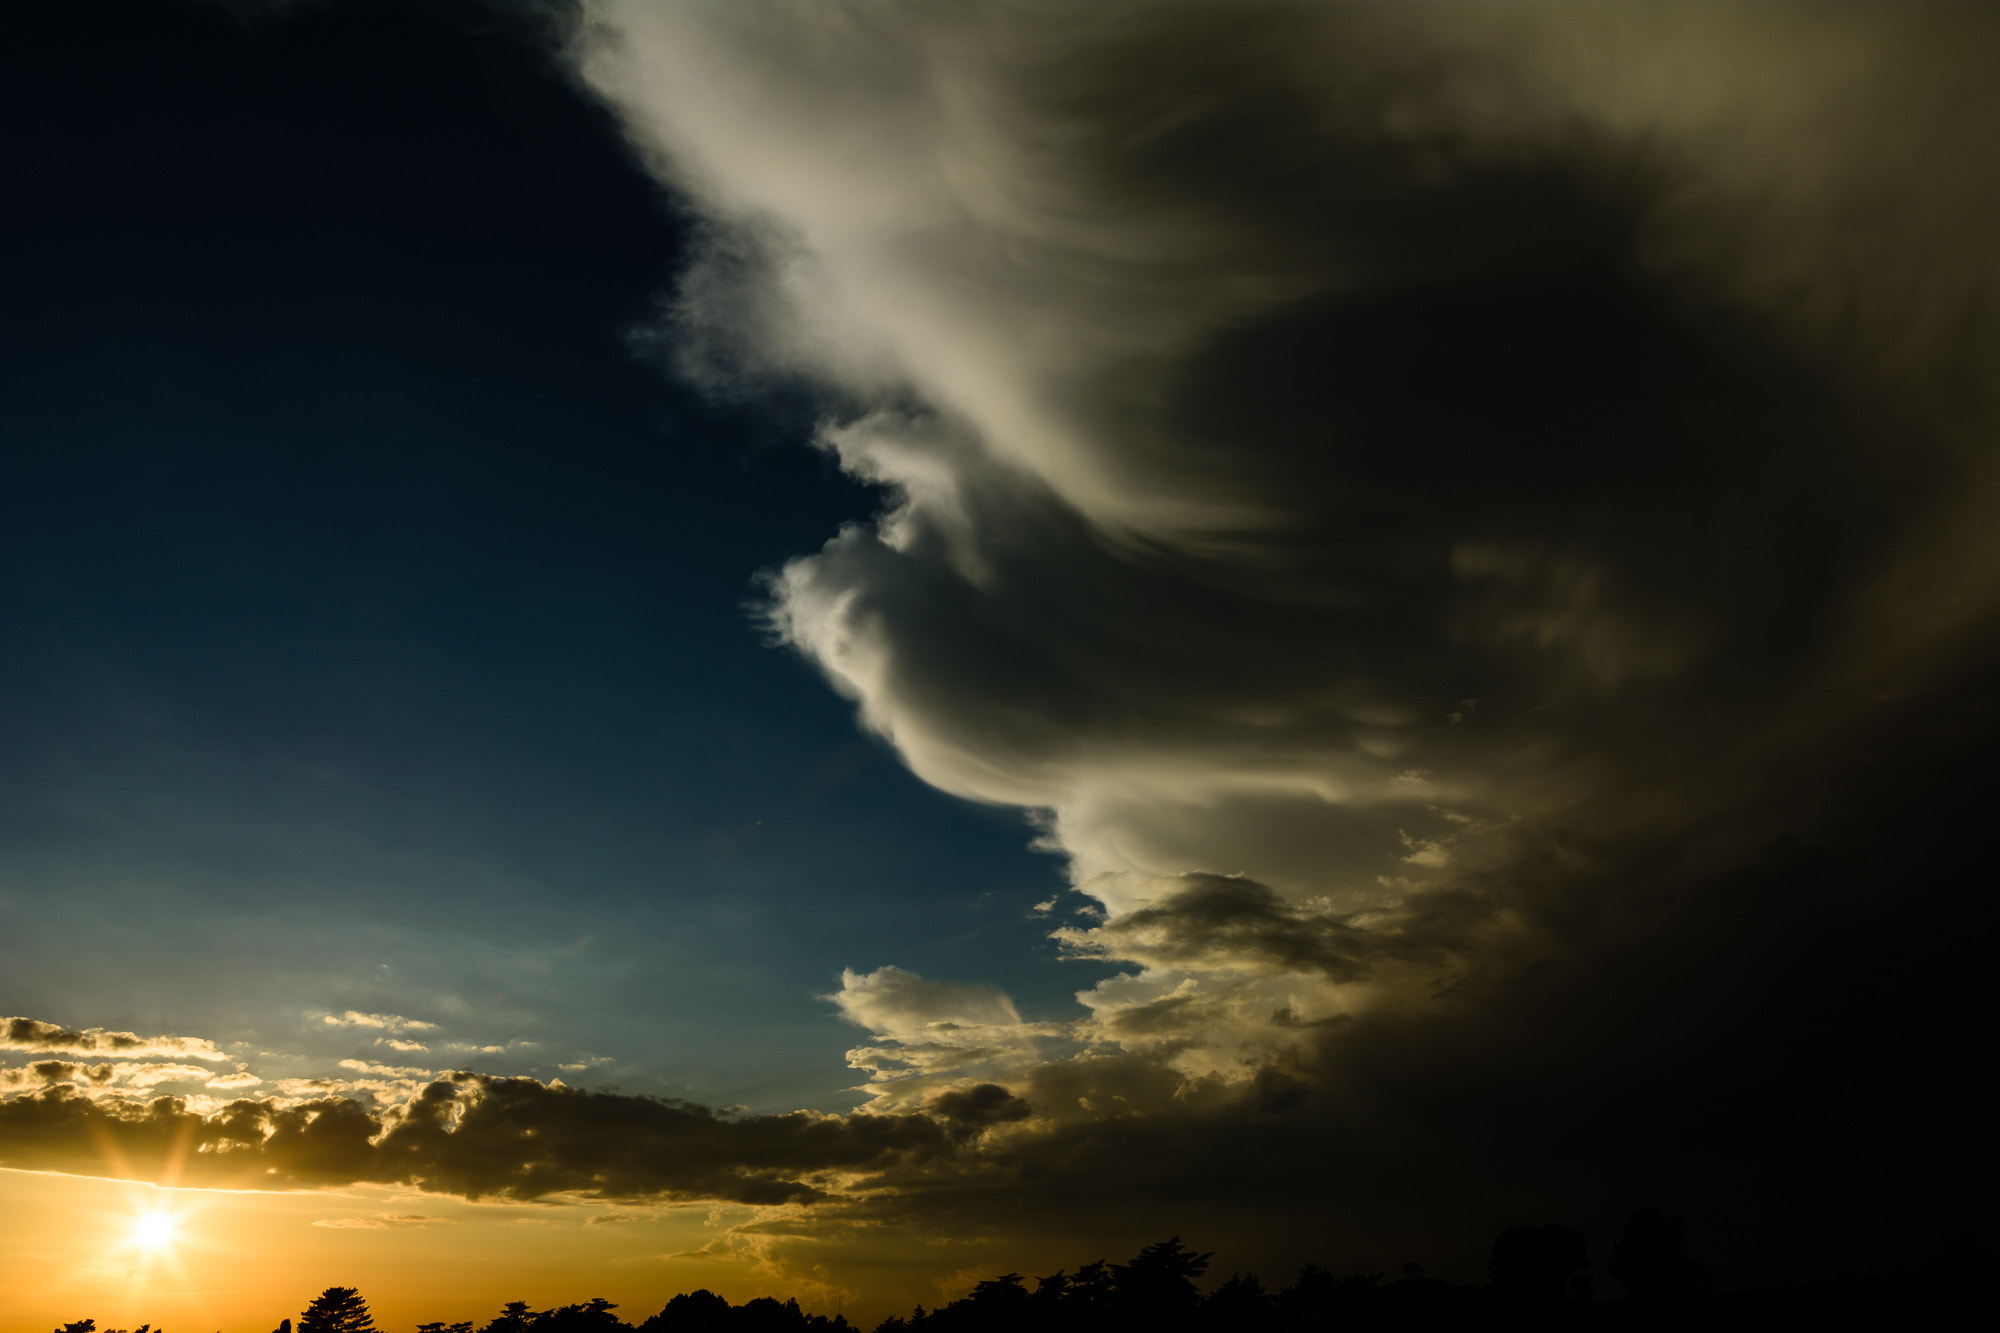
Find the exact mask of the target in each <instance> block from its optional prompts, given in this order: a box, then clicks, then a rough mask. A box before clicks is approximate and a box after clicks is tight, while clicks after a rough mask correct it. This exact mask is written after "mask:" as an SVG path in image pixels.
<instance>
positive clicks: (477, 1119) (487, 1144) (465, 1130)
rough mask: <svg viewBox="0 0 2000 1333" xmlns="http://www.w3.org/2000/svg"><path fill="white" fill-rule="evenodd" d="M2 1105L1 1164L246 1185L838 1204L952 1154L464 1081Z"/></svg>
mask: <svg viewBox="0 0 2000 1333" xmlns="http://www.w3.org/2000/svg"><path fill="white" fill-rule="evenodd" d="M41 1082H42V1084H43V1085H44V1086H41V1087H40V1088H39V1090H35V1091H28V1092H24V1093H21V1094H19V1095H16V1096H14V1097H12V1098H10V1099H7V1100H4V1101H0V1164H4V1165H7V1166H10V1167H17V1168H23V1169H34V1170H57V1171H74V1172H82V1173H88V1174H107V1173H108V1174H116V1175H122V1176H129V1177H132V1178H137V1179H151V1180H161V1179H166V1180H172V1181H174V1182H176V1183H181V1184H189V1185H194V1184H201V1185H208V1186H219V1187H233V1188H313V1187H324V1186H334V1185H345V1184H353V1183H357V1182H365V1183H375V1184H390V1185H403V1186H411V1187H414V1188H417V1189H421V1190H425V1191H429V1192H433V1193H441V1194H452V1195H458V1196H461V1197H464V1198H469V1199H482V1198H506V1199H515V1200H532V1199H542V1198H547V1197H550V1196H572V1197H590V1198H603V1199H650V1198H659V1199H675V1198H687V1199H715V1200H724V1201H728V1202H733V1203H743V1204H761V1205H775V1204H798V1203H811V1202H817V1201H821V1200H826V1199H830V1198H834V1197H838V1196H839V1193H840V1192H841V1191H842V1190H844V1189H849V1188H853V1187H854V1186H855V1185H856V1182H861V1181H865V1179H866V1178H867V1177H869V1176H871V1175H872V1174H875V1173H879V1172H880V1171H881V1170H882V1169H883V1168H885V1167H888V1166H891V1165H893V1164H895V1163H897V1162H900V1161H903V1160H906V1159H910V1158H915V1157H930V1156H936V1155H940V1154H943V1153H945V1152H948V1151H949V1150H950V1142H951V1141H950V1138H949V1137H948V1136H947V1135H946V1133H945V1132H944V1129H943V1128H942V1127H941V1125H940V1124H939V1123H938V1122H937V1121H936V1120H934V1119H932V1118H930V1117H928V1116H923V1115H909V1116H885V1115H867V1114H856V1115H852V1116H846V1117H837V1116H824V1115H818V1114H815V1113H812V1112H805V1111H801V1112H796V1113H793V1114H791V1115H776V1116H747V1117H742V1118H734V1117H727V1116H723V1115H720V1114H718V1113H716V1112H715V1111H712V1110H710V1109H708V1108H706V1107H702V1106H697V1105H693V1104H690V1103H684V1102H674V1101H664V1100H660V1099H656V1098H650V1097H637V1096H625V1095H619V1094H613V1093H597V1092H582V1091H578V1090H576V1089H572V1088H566V1087H563V1086H561V1085H560V1084H544V1083H539V1082H536V1081H535V1080H533V1079H525V1078H492V1077H487V1076H485V1075H479V1074H454V1075H452V1076H451V1077H450V1078H449V1079H444V1080H440V1081H438V1082H435V1083H431V1084H429V1085H428V1086H426V1087H424V1088H423V1089H422V1090H421V1091H420V1092H419V1093H418V1094H417V1095H416V1096H415V1097H414V1098H412V1099H411V1100H410V1101H408V1102H407V1103H405V1104H403V1105H400V1106H389V1107H383V1106H378V1105H371V1104H368V1103H364V1102H362V1101H360V1100H356V1099H353V1098H349V1097H339V1096H328V1097H321V1098H318V1099H314V1100H304V1101H297V1102H291V1101H286V1100H282V1099H275V1098H274V1099H263V1100H257V1099H250V1098H244V1099H239V1100H236V1101H231V1102H227V1103H210V1104H206V1105H204V1104H200V1103H197V1102H196V1101H195V1100H193V1099H184V1098H177V1097H156V1098H153V1099H152V1100H150V1101H147V1102H143V1103H134V1102H131V1101H127V1100H120V1099H116V1098H106V1097H95V1096H92V1095H88V1094H86V1093H85V1092H83V1091H80V1090H79V1089H78V1088H76V1087H75V1086H73V1085H72V1084H70V1083H68V1082H64V1081H60V1080H59V1078H57V1077H55V1076H53V1075H52V1076H51V1077H50V1078H47V1079H43V1080H41Z"/></svg>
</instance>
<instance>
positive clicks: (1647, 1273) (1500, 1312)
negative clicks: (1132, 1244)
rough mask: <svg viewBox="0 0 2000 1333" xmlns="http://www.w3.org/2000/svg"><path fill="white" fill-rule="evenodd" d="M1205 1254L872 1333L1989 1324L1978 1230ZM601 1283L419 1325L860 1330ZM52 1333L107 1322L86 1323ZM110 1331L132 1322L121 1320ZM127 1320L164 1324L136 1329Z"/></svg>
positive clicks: (305, 1325) (349, 1317) (1046, 1284)
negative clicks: (1736, 1279) (642, 1307)
mask: <svg viewBox="0 0 2000 1333" xmlns="http://www.w3.org/2000/svg"><path fill="white" fill-rule="evenodd" d="M1212 1258H1213V1256H1212V1255H1209V1254H1200V1253H1197V1252H1195V1251H1193V1250H1190V1249H1188V1248H1187V1246H1185V1245H1183V1244H1182V1243H1181V1239H1180V1237H1178V1236H1175V1237H1172V1238H1171V1239H1168V1240H1163V1241H1160V1242H1158V1243H1156V1244H1153V1245H1148V1246H1147V1247H1146V1248H1144V1249H1143V1250H1141V1251H1139V1253H1138V1254H1136V1255H1134V1256H1133V1257H1132V1258H1131V1259H1130V1260H1128V1261H1127V1262H1125V1263H1122V1264H1113V1263H1107V1262H1105V1261H1104V1260H1101V1259H1100V1260H1097V1261H1095V1262H1092V1263H1087V1264H1084V1265H1082V1266H1081V1267H1079V1268H1077V1269H1076V1270H1074V1271H1070V1270H1068V1269H1064V1270H1061V1271H1058V1272H1055V1273H1051V1274H1049V1275H1048V1276H1046V1277H1039V1278H1035V1279H1033V1286H1032V1287H1030V1285H1029V1280H1028V1279H1026V1278H1024V1277H1023V1276H1022V1275H1021V1274H1019V1273H1002V1274H999V1275H997V1276H995V1277H991V1278H988V1279H986V1280H985V1281H983V1282H980V1283H978V1284H977V1285H976V1286H974V1287H973V1289H972V1290H971V1292H969V1293H968V1294H966V1295H965V1296H963V1297H961V1298H960V1299H958V1300H955V1301H952V1302H950V1303H949V1304H946V1305H941V1306H938V1307H937V1308H935V1309H931V1310H926V1309H924V1308H923V1307H922V1306H918V1307H917V1308H916V1309H915V1310H913V1311H911V1312H910V1313H909V1314H908V1315H892V1316H890V1317H889V1318H887V1319H884V1320H883V1321H882V1322H881V1323H879V1324H877V1325H875V1327H874V1330H873V1333H1095V1331H1096V1330H1107V1329H1108V1330H1121V1331H1122V1330H1128V1329H1129V1330H1144V1331H1145V1333H1262V1331H1263V1330H1270V1331H1271V1333H1291V1331H1292V1330H1297V1331H1299V1333H1318V1331H1320V1330H1325V1331H1327V1333H1334V1331H1336V1330H1337V1331H1338V1333H1370V1331H1371V1330H1385V1331H1386V1330H1401V1329H1523V1330H1526V1329H1534V1330H1564V1329H1604V1330H1627V1329H1629V1330H1655V1329H1716V1330H1737V1329H1743V1330H1749V1329H1758V1330H1764V1329H1771V1328H1793V1327H1798V1328H1812V1329H1870V1330H1876V1329H1900V1328H1932V1327H1935V1328H1945V1327H1955V1326H1959V1325H1969V1326H1986V1325H1989V1324H1990V1323H1991V1321H1992V1319H1991V1314H1990V1313H1989V1314H1988V1315H1987V1316H1985V1317H1982V1316H1981V1315H1980V1314H1979V1311H1980V1310H1983V1309H1986V1308H1987V1307H1988V1306H1990V1305H1992V1304H1994V1301H1993V1292H1992V1281H1991V1279H1992V1261H1991V1258H1990V1257H1989V1255H1988V1254H1987V1252H1986V1251H1985V1250H1984V1249H1983V1248H1982V1247H1981V1246H1980V1245H1979V1243H1978V1242H1977V1241H1975V1240H1973V1239H1972V1238H1970V1237H1967V1238H1964V1239H1961V1240H1958V1241H1955V1242H1953V1243H1952V1244H1950V1245H1948V1246H1946V1247H1944V1248H1943V1249H1942V1250H1939V1251H1938V1252H1937V1253H1936V1254H1934V1255H1933V1256H1932V1257H1931V1258H1930V1259H1929V1260H1927V1261H1926V1262H1925V1263H1924V1264H1923V1265H1921V1266H1920V1267H1919V1268H1916V1269H1897V1270H1894V1271H1892V1272H1890V1273H1887V1274H1880V1275H1876V1276H1872V1277H1857V1276H1854V1275H1851V1274H1845V1273H1842V1274H1839V1275H1836V1276H1835V1277H1833V1278H1831V1279H1821V1280H1815V1281H1813V1282H1809V1283H1793V1284H1791V1285H1788V1286H1784V1287H1775V1288H1762V1289H1747V1290H1740V1291H1734V1292H1728V1293H1723V1294H1717V1293H1715V1292H1713V1291H1712V1290H1711V1289H1710V1283H1709V1280H1708V1274H1707V1272H1706V1271H1705V1270H1704V1269H1703V1268H1702V1266H1701V1264H1699V1263H1698V1262H1696V1261H1695V1259H1694V1258H1693V1257H1691V1256H1690V1255H1689V1254H1688V1253H1687V1252H1686V1248H1685V1244H1684V1237H1683V1227H1682V1224H1681V1222H1680V1220H1679V1219H1677V1218H1671V1217H1668V1216H1666V1215H1665V1214H1664V1213H1662V1212H1660V1211H1659V1210H1657V1209H1643V1210H1641V1211H1640V1212H1638V1213H1635V1214H1633V1216H1632V1218H1631V1220H1630V1221H1629V1222H1628V1223H1627V1224H1626V1226H1625V1230H1624V1232H1623V1234H1622V1235H1621V1236H1620V1237H1619V1239H1618V1241H1617V1243H1616V1244H1614V1245H1613V1246H1612V1248H1611V1253H1610V1255H1609V1256H1608V1258H1607V1260H1606V1263H1605V1268H1606V1269H1607V1270H1608V1271H1609V1272H1610V1274H1611V1276H1612V1278H1613V1279H1614V1280H1615V1281H1616V1283H1617V1284H1618V1285H1619V1287H1620V1288H1622V1294H1620V1295H1617V1296H1613V1297H1610V1298H1600V1297H1599V1296H1598V1294H1597V1293H1596V1291H1595V1290H1594V1283H1593V1281H1592V1274H1591V1267H1590V1260H1589V1255H1588V1252H1587V1249H1586V1245H1585V1241H1584V1236H1583V1233H1582V1232H1580V1231H1575V1230H1572V1229H1570V1228H1569V1227H1565V1226H1561V1225H1557V1224H1554V1223H1551V1224H1547V1225H1541V1226H1519V1227H1514V1228H1512V1229H1510V1230H1507V1231H1504V1232H1502V1233H1501V1234H1500V1235H1499V1236H1497V1237H1495V1238H1494V1241H1493V1245H1492V1248H1491V1249H1490V1251H1489V1254H1488V1260H1487V1270H1486V1279H1487V1280H1486V1282H1485V1283H1484V1284H1483V1285H1477V1286H1475V1285H1469V1284H1461V1283H1453V1282H1447V1281H1444V1280H1442V1279H1439V1278H1433V1277H1429V1276H1427V1275H1426V1274H1425V1272H1424V1270H1423V1269H1422V1268H1421V1267H1420V1266H1418V1265H1416V1264H1408V1265H1405V1266H1404V1268H1403V1271H1402V1273H1401V1274H1400V1275H1399V1276H1397V1277H1394V1278H1391V1277H1389V1276H1388V1275H1387V1274H1386V1273H1365V1272H1349V1273H1346V1274H1343V1275H1340V1276H1335V1275H1334V1273H1333V1272H1332V1271H1331V1270H1329V1269H1326V1268H1322V1267H1320V1266H1319V1265H1318V1264H1311V1263H1309V1264H1307V1265H1306V1266H1305V1267H1304V1268H1303V1269H1302V1270H1300V1272H1299V1274H1298V1276H1297V1278H1296V1279H1295V1280H1294V1281H1292V1283H1291V1284H1290V1285H1288V1286H1285V1287H1282V1288H1279V1289H1276V1290H1273V1289H1271V1288H1268V1287H1266V1286H1265V1284H1264V1283H1263V1282H1262V1281H1261V1280H1260V1279H1259V1278H1258V1277H1257V1276H1256V1275H1255V1274H1250V1273H1232V1274H1231V1275H1230V1276H1229V1277H1228V1278H1227V1279H1226V1280H1224V1281H1222V1282H1221V1283H1219V1284H1217V1285H1216V1286H1214V1287H1213V1288H1212V1289H1210V1290H1207V1291H1204V1290H1203V1289H1202V1286H1201V1281H1202V1279H1203V1278H1204V1277H1206V1276H1207V1275H1208V1270H1209V1261H1210V1260H1211V1259H1212ZM616 1308H617V1307H616V1306H615V1305H613V1304H612V1303H611V1302H610V1301H607V1300H605V1299H603V1298H602V1297H598V1298H596V1299H593V1300H589V1301H585V1302H583V1303H581V1304H578V1305H564V1306H559V1307H556V1308H554V1309H549V1310H534V1309H530V1308H529V1306H528V1305H527V1303H526V1302H524V1301H510V1302H509V1303H507V1304H506V1305H504V1306H502V1307H501V1310H500V1313H499V1314H497V1315H495V1316H494V1317H493V1318H492V1319H491V1320H489V1321H487V1322H486V1323H484V1324H478V1323H476V1321H471V1320H467V1321H464V1322H461V1323H443V1322H438V1323H426V1324H418V1325H417V1326H416V1333H822V1331H827V1333H833V1331H848V1330H852V1333H861V1331H860V1330H856V1329H854V1326H853V1325H851V1324H849V1323H848V1322H847V1319H846V1317H845V1316H843V1315H838V1314H836V1315H833V1316H830V1317H829V1316H827V1315H815V1314H807V1313H805V1312H804V1311H803V1310H801V1309H800V1308H799V1303H798V1301H797V1300H796V1299H793V1300H789V1301H783V1302H780V1301H777V1300H774V1299H772V1298H771V1297H768V1296H761V1297H758V1298H757V1299H755V1300H751V1301H746V1302H745V1303H744V1304H742V1305H732V1304H730V1303H729V1301H727V1300H726V1299H724V1298H723V1297H721V1296H718V1295H716V1294H715V1293H714V1292H712V1291H707V1290H702V1291H694V1292H686V1293H683V1294H681V1295H678V1296H675V1297H674V1298H673V1299H672V1300H670V1301H668V1302H667V1303H666V1305H665V1307H664V1308H662V1309H661V1310H660V1312H659V1313H658V1314H655V1315H652V1316H651V1317H649V1318H647V1319H645V1320H642V1321H641V1322H639V1323H638V1324H636V1325H635V1324H627V1323H626V1322H624V1321H623V1320H621V1319H620V1318H619V1317H618V1316H617V1315H616V1314H615V1313H613V1311H614V1310H616ZM56 1333H97V1326H96V1323H95V1322H94V1321H92V1320H89V1319H84V1320H79V1321H77V1322H75V1323H71V1324H65V1325H63V1326H62V1327H61V1328H59V1329H57V1330H56ZM105 1333H127V1331H126V1330H123V1329H110V1330H105ZM130 1333H164V1330H154V1329H151V1328H150V1326H148V1325H141V1326H140V1327H139V1328H137V1329H135V1330H131V1331H130ZM273 1333H381V1331H380V1330H378V1329H377V1328H376V1325H375V1322H374V1319H373V1317H372V1316H371V1315H370V1314H369V1312H368V1305H367V1302H366V1301H364V1300H363V1299H362V1297H361V1294H360V1292H359V1291H357V1290H356V1289H355V1288H353V1287H329V1288H327V1289H326V1290H325V1291H324V1292H322V1293H321V1294H320V1295H319V1296H317V1297H316V1298H314V1300H313V1301H312V1303H311V1304H310V1305H309V1306H307V1307H306V1310H305V1312H304V1313H302V1314H301V1315H300V1316H299V1320H298V1325H297V1328H296V1329H294V1327H293V1325H292V1321H291V1320H289V1319H287V1320H284V1321H283V1322H281V1323H280V1324H279V1325H278V1327H277V1328H276V1329H275V1330H274V1331H273Z"/></svg>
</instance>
